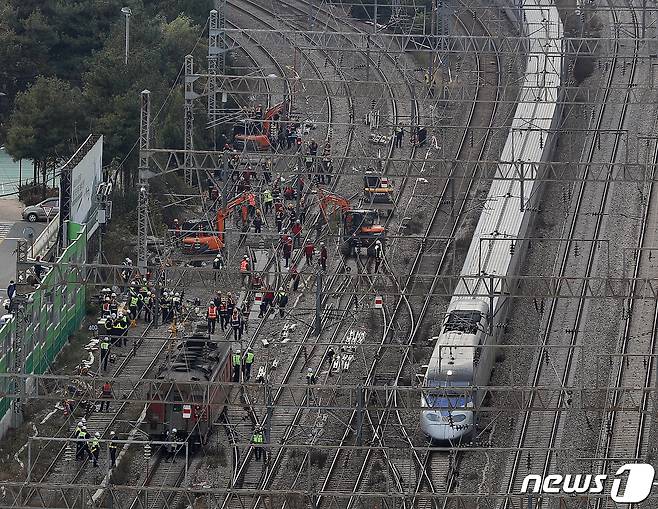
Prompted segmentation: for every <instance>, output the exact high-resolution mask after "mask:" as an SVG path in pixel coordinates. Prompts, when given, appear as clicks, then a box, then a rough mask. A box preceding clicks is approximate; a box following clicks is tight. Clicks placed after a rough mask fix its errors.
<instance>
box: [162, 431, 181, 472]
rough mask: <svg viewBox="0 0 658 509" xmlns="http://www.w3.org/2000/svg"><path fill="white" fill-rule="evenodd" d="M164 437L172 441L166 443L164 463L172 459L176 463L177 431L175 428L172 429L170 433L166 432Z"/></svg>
mask: <svg viewBox="0 0 658 509" xmlns="http://www.w3.org/2000/svg"><path fill="white" fill-rule="evenodd" d="M166 439H167V440H168V441H170V442H172V443H170V444H167V458H166V459H165V463H169V462H170V461H172V460H173V462H174V463H176V449H177V446H176V442H177V441H178V431H177V430H176V428H174V429H172V430H171V433H167V436H166Z"/></svg>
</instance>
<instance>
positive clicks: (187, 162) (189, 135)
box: [183, 55, 201, 186]
mask: <svg viewBox="0 0 658 509" xmlns="http://www.w3.org/2000/svg"><path fill="white" fill-rule="evenodd" d="M197 79H198V76H194V57H193V56H192V55H186V56H185V105H184V106H183V110H184V115H185V134H184V138H185V141H184V143H185V147H184V149H185V150H184V160H183V168H184V170H183V171H184V172H185V183H186V184H188V185H190V186H191V185H192V167H193V166H194V164H193V163H194V160H193V157H192V154H191V152H190V151H191V150H193V149H194V140H193V138H194V99H196V98H197V97H199V94H197V93H196V92H195V91H194V82H195V81H196V80H197ZM199 185H201V183H200V182H199Z"/></svg>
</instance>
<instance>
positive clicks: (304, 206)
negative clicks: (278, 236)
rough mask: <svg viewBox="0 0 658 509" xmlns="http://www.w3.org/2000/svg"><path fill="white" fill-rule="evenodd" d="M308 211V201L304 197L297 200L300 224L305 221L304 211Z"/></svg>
mask: <svg viewBox="0 0 658 509" xmlns="http://www.w3.org/2000/svg"><path fill="white" fill-rule="evenodd" d="M307 212H308V203H306V200H305V199H304V197H302V198H301V199H300V200H299V220H300V222H301V223H302V224H304V223H305V222H306V213H307Z"/></svg>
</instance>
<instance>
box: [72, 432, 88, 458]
mask: <svg viewBox="0 0 658 509" xmlns="http://www.w3.org/2000/svg"><path fill="white" fill-rule="evenodd" d="M77 438H78V442H77V445H78V447H79V448H78V449H77V451H76V454H75V459H76V460H77V459H83V458H84V457H85V453H87V454H89V456H91V453H90V452H89V445H87V426H86V425H85V424H84V423H83V424H82V428H81V429H80V433H78V437H77Z"/></svg>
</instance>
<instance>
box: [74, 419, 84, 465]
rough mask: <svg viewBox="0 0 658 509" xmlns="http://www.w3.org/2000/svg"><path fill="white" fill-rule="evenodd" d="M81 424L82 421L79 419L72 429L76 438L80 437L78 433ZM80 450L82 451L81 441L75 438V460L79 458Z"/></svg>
mask: <svg viewBox="0 0 658 509" xmlns="http://www.w3.org/2000/svg"><path fill="white" fill-rule="evenodd" d="M83 426H84V424H83V423H82V421H80V422H79V423H78V425H77V426H76V427H75V431H73V438H75V439H76V440H77V439H79V438H80V433H81V432H82V427H83ZM80 451H82V442H80V441H79V440H77V441H76V442H75V459H76V460H77V459H79V458H80Z"/></svg>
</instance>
